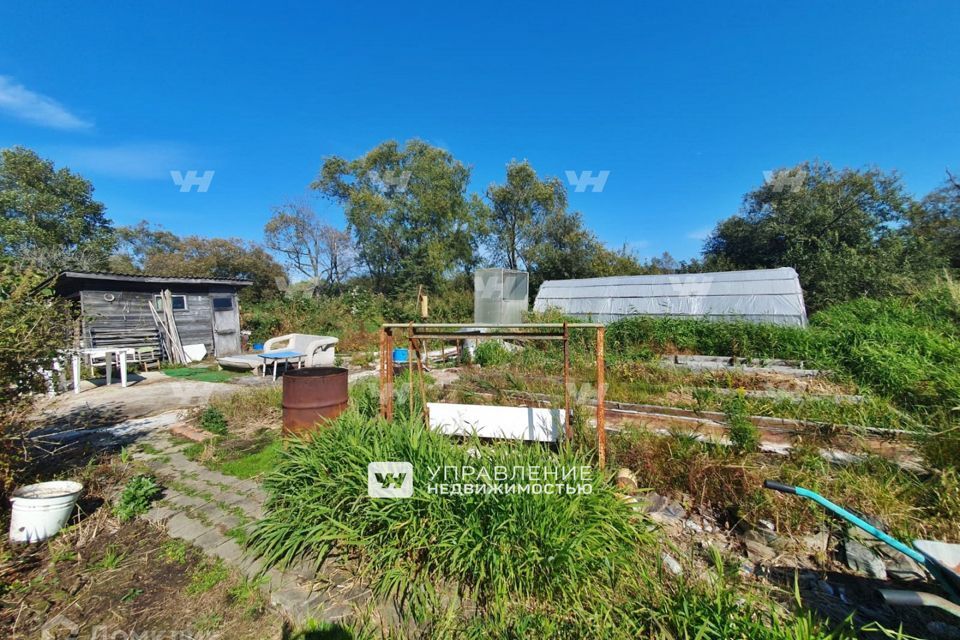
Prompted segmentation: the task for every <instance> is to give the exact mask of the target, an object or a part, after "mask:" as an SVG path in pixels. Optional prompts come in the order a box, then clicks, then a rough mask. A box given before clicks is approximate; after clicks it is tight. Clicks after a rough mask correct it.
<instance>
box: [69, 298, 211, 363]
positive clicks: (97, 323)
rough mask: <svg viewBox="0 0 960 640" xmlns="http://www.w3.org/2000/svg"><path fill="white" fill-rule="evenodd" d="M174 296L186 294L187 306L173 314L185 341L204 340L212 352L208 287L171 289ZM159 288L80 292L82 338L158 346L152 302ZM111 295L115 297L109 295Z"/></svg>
mask: <svg viewBox="0 0 960 640" xmlns="http://www.w3.org/2000/svg"><path fill="white" fill-rule="evenodd" d="M170 291H171V293H172V294H173V295H175V296H177V295H185V296H186V297H187V308H186V309H183V310H175V311H174V312H173V314H174V318H175V319H176V322H177V330H178V331H179V332H180V340H181V341H182V342H183V344H185V345H187V344H203V345H204V346H206V348H207V352H208V353H210V354H213V324H212V323H213V307H212V303H211V301H210V296H209V294H208V293H207V292H206V291H196V290H194V291H192V292H190V291H185V290H178V289H176V288H171V289H170ZM159 293H160V289H159V288H158V289H157V291H152V292H145V291H131V290H129V287H124V286H116V287H115V288H114V287H111V283H104V284H103V285H102V288H99V289H84V290H83V291H81V292H80V304H81V313H82V315H83V338H84V342H85V344H86V345H88V346H94V347H97V346H106V345H124V346H131V347H132V346H155V347H159V345H160V340H159V333H158V331H157V326H156V323H154V321H153V315H152V314H151V313H150V305H151V304H153V300H154V296H155V295H158V294H159ZM110 297H112V298H113V299H112V300H109V299H108V298H110Z"/></svg>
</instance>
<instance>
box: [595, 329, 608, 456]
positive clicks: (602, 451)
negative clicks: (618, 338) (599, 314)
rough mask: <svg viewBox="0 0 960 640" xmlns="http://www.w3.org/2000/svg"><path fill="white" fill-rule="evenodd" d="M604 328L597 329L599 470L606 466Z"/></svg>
mask: <svg viewBox="0 0 960 640" xmlns="http://www.w3.org/2000/svg"><path fill="white" fill-rule="evenodd" d="M603 339H604V327H597V456H598V458H599V461H600V468H601V469H603V468H604V467H605V466H606V464H607V429H606V424H605V423H606V416H605V415H604V413H605V412H604V406H603V404H604V401H605V396H606V393H604V387H605V386H606V380H605V370H604V369H605V367H606V364H605V362H604V352H603Z"/></svg>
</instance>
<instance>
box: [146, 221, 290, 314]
mask: <svg viewBox="0 0 960 640" xmlns="http://www.w3.org/2000/svg"><path fill="white" fill-rule="evenodd" d="M143 272H144V273H147V274H152V275H164V276H184V277H187V276H194V277H201V278H244V279H247V280H252V281H253V285H252V286H250V287H247V288H244V289H242V290H241V292H240V296H241V300H242V301H244V302H252V301H258V300H264V299H269V298H272V297H274V296H276V295H277V294H278V293H279V286H278V283H282V282H285V281H286V273H285V271H284V269H283V267H282V266H280V265H279V264H277V262H276V261H275V260H274V259H273V257H271V256H270V254H269V253H267V252H266V251H264V249H263V247H261V246H259V245H258V244H256V243H253V242H246V241H244V240H241V239H239V238H201V237H199V236H187V237H185V238H179V239H178V240H177V243H176V246H175V248H174V249H173V250H172V251H152V252H150V253H148V254H147V256H146V260H145V262H144V266H143Z"/></svg>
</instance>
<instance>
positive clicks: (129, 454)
mask: <svg viewBox="0 0 960 640" xmlns="http://www.w3.org/2000/svg"><path fill="white" fill-rule="evenodd" d="M132 459H133V449H131V448H130V447H123V448H121V449H120V462H121V463H122V464H128V463H129V462H130V461H131V460H132Z"/></svg>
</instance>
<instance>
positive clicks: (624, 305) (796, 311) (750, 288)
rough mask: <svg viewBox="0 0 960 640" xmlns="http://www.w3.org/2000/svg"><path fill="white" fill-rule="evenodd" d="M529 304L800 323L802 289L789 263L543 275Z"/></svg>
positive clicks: (582, 314) (602, 316) (608, 314)
mask: <svg viewBox="0 0 960 640" xmlns="http://www.w3.org/2000/svg"><path fill="white" fill-rule="evenodd" d="M533 308H534V309H535V310H536V311H546V310H547V309H550V308H557V309H560V310H561V311H563V312H564V313H566V314H568V315H571V316H575V317H578V318H581V319H585V320H586V319H589V320H592V321H594V322H604V323H608V322H615V321H617V320H619V319H621V318H626V317H630V316H639V315H650V316H671V317H688V318H703V319H708V320H728V321H733V320H745V321H748V322H762V323H770V324H779V325H788V326H795V327H804V326H806V324H807V312H806V307H805V306H804V304H803V290H802V289H801V288H800V280H799V278H798V277H797V272H796V271H794V270H793V269H791V268H790V267H783V268H781V269H758V270H755V271H725V272H718V273H691V274H677V275H659V276H617V277H612V278H587V279H582V280H548V281H546V282H544V283H543V284H542V285H541V286H540V291H539V292H538V293H537V299H536V301H535V302H534V305H533Z"/></svg>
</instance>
